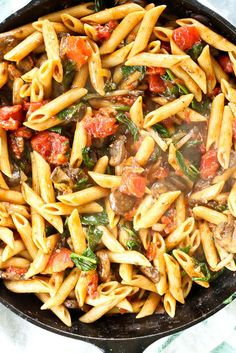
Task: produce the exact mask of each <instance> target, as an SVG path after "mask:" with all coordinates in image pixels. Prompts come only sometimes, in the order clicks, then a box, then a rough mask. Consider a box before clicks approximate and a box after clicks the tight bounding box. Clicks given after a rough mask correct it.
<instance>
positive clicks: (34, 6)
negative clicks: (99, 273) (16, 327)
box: [0, 0, 236, 353]
mask: <svg viewBox="0 0 236 353" xmlns="http://www.w3.org/2000/svg"><path fill="white" fill-rule="evenodd" d="M80 2H82V1H76V0H67V1H66V0H63V1H53V0H36V1H31V2H29V3H28V4H27V5H26V6H25V7H23V8H22V9H20V10H19V11H17V12H16V13H15V14H13V15H11V16H10V17H8V18H7V19H6V20H4V22H2V23H1V24H0V32H3V31H7V30H10V29H13V28H15V27H18V26H21V25H24V24H26V23H29V22H32V21H34V20H36V19H37V18H38V17H39V16H42V15H45V14H47V13H50V12H53V11H56V10H60V9H62V8H64V7H69V6H74V5H76V4H78V3H80ZM154 2H155V3H156V4H163V3H164V4H166V5H167V6H168V7H169V8H170V10H171V11H172V12H173V13H175V14H176V15H177V16H179V17H180V18H183V17H190V16H192V17H195V16H204V17H202V20H205V21H206V22H207V25H209V26H211V27H212V28H214V29H215V30H216V31H217V32H219V33H220V34H222V35H223V36H225V37H226V38H228V39H229V40H230V41H232V42H234V43H236V29H235V28H234V26H233V25H231V24H230V23H228V22H227V21H226V20H225V19H223V18H222V17H221V16H219V15H218V14H216V13H215V12H214V11H212V10H210V9H208V8H206V7H204V6H203V5H201V4H199V3H198V2H197V1H195V0H175V1H173V0H165V1H164V0H163V1H154ZM105 3H107V7H111V6H113V5H114V3H113V2H112V1H110V0H109V1H106V0H105ZM222 6H223V5H222ZM219 12H220V9H219ZM198 18H199V19H200V17H198ZM200 20H201V19H200ZM235 290H236V276H235V274H233V273H232V272H230V271H227V270H226V271H225V272H224V274H223V275H222V276H221V277H219V278H218V280H217V281H216V282H212V283H211V287H210V288H209V289H208V290H206V289H204V288H202V287H199V286H198V287H197V286H196V287H194V288H193V290H192V293H191V295H190V296H189V297H188V299H187V300H186V304H185V305H184V306H179V307H178V310H177V314H176V316H175V317H174V318H173V319H172V318H170V317H168V316H167V315H166V314H165V315H163V314H158V315H152V316H149V317H146V318H143V319H139V320H136V319H135V317H133V316H126V315H123V316H119V317H118V316H114V317H104V318H102V319H100V320H99V321H98V322H96V323H94V324H89V325H88V324H82V323H81V322H79V321H78V315H77V313H76V312H74V313H72V321H73V325H72V327H71V328H68V327H66V326H64V325H63V324H62V323H61V322H59V320H57V318H56V317H54V315H53V314H51V313H50V312H49V311H42V310H40V302H39V301H38V299H37V298H36V297H33V296H31V295H22V294H18V295H17V296H16V295H15V294H14V293H12V292H9V291H7V290H6V288H5V287H4V286H3V284H2V283H1V282H0V302H1V303H2V304H3V305H5V306H6V307H7V308H9V309H10V310H12V311H13V312H15V313H16V314H17V315H19V316H20V317H22V318H24V319H26V320H27V321H29V322H31V323H33V324H35V325H38V326H40V327H41V328H44V329H46V330H49V331H52V332H54V333H57V334H60V335H65V336H68V337H71V338H75V339H80V340H84V341H87V342H90V343H93V344H95V345H97V346H98V347H100V348H102V349H103V351H104V352H106V353H108V352H112V353H141V352H143V351H144V350H145V349H146V347H147V346H149V345H150V344H152V343H153V342H154V341H156V340H158V339H160V338H162V337H164V336H167V335H170V334H173V333H175V332H177V331H180V330H183V329H186V328H188V327H190V326H192V325H194V324H196V323H198V322H200V321H202V320H205V319H206V318H207V317H209V316H211V315H213V314H214V313H215V312H217V311H218V310H220V309H221V308H223V307H224V306H225V304H224V301H225V300H226V299H227V298H228V297H230V296H231V295H232V294H233V293H234V292H235Z"/></svg>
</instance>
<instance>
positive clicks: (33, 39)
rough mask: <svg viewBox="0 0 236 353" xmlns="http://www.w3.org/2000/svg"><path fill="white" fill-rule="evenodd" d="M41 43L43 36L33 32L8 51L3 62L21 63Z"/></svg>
mask: <svg viewBox="0 0 236 353" xmlns="http://www.w3.org/2000/svg"><path fill="white" fill-rule="evenodd" d="M42 43H43V36H42V33H40V32H34V33H32V34H30V35H29V36H28V37H26V38H25V39H24V40H23V41H22V42H20V43H19V44H18V45H17V46H16V47H14V48H13V49H12V50H10V51H9V52H8V53H7V54H5V55H4V59H5V60H9V61H16V62H18V61H21V60H22V59H24V58H25V57H26V56H27V55H29V54H30V53H31V52H32V51H33V50H35V49H36V48H37V47H38V46H39V45H40V44H42Z"/></svg>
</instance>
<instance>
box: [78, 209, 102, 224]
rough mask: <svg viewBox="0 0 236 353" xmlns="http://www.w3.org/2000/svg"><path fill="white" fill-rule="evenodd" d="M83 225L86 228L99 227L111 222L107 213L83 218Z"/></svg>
mask: <svg viewBox="0 0 236 353" xmlns="http://www.w3.org/2000/svg"><path fill="white" fill-rule="evenodd" d="M81 223H82V224H83V225H84V226H98V225H101V224H104V225H105V224H108V223H109V220H108V217H107V214H106V212H105V211H103V212H101V213H94V214H90V215H83V216H81Z"/></svg>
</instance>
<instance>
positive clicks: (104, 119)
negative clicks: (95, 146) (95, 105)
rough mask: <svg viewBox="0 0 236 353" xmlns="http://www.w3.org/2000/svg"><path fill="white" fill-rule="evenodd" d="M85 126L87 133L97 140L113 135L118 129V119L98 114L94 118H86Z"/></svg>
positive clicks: (84, 120)
mask: <svg viewBox="0 0 236 353" xmlns="http://www.w3.org/2000/svg"><path fill="white" fill-rule="evenodd" d="M83 124H84V127H85V129H86V130H87V132H88V133H89V134H90V135H92V136H93V137H95V138H105V137H107V136H110V135H113V134H114V133H115V132H116V129H117V128H118V125H117V124H116V119H115V118H113V117H109V116H106V115H105V114H103V113H101V112H98V113H96V114H95V116H94V117H85V118H84V119H83Z"/></svg>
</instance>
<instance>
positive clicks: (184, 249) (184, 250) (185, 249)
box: [179, 245, 191, 254]
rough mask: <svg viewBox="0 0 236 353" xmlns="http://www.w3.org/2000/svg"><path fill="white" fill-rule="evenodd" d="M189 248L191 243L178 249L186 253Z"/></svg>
mask: <svg viewBox="0 0 236 353" xmlns="http://www.w3.org/2000/svg"><path fill="white" fill-rule="evenodd" d="M190 249H191V245H188V246H186V247H185V248H179V250H181V251H183V252H185V254H188V253H189V251H190Z"/></svg>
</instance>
